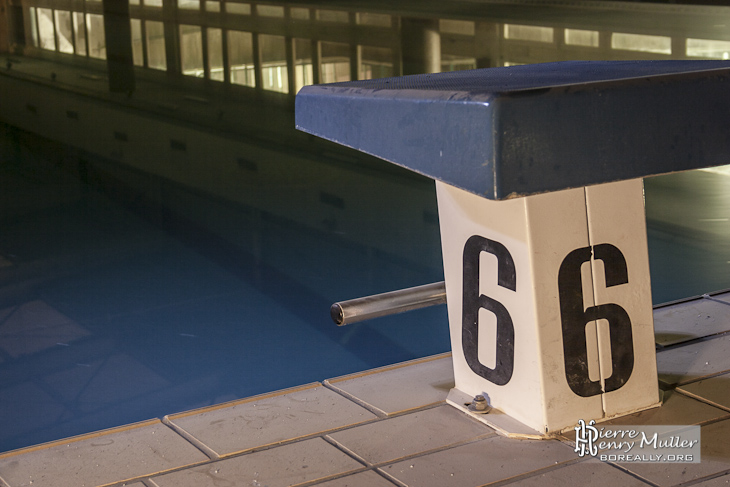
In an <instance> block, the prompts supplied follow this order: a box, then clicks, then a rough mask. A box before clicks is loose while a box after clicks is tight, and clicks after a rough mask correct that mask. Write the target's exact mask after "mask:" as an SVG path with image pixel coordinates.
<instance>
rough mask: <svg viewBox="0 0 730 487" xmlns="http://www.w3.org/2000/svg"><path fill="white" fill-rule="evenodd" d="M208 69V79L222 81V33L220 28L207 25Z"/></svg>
mask: <svg viewBox="0 0 730 487" xmlns="http://www.w3.org/2000/svg"><path fill="white" fill-rule="evenodd" d="M207 32H208V71H209V72H210V79H213V80H216V81H223V80H224V79H225V73H224V72H223V33H222V31H221V29H217V28H213V27H208V29H207Z"/></svg>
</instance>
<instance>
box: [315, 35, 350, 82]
mask: <svg viewBox="0 0 730 487" xmlns="http://www.w3.org/2000/svg"><path fill="white" fill-rule="evenodd" d="M321 64H322V72H321V82H322V83H335V82H338V81H350V46H349V45H347V44H342V43H339V42H323V43H322V63H321Z"/></svg>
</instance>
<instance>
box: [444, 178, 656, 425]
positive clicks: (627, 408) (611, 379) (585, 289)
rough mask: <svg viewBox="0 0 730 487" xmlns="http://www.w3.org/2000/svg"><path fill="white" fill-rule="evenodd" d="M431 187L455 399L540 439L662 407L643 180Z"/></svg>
mask: <svg viewBox="0 0 730 487" xmlns="http://www.w3.org/2000/svg"><path fill="white" fill-rule="evenodd" d="M436 189H437V195H438V205H439V220H440V225H441V240H442V249H443V256H444V275H445V280H446V294H447V301H448V313H449V327H450V331H451V346H452V351H453V360H454V375H455V381H456V385H455V388H456V389H457V390H458V392H459V393H460V394H456V396H457V397H473V396H476V395H478V394H484V395H487V396H488V398H489V400H490V403H491V405H492V406H493V407H494V408H497V409H498V410H499V411H498V412H497V413H498V414H497V415H496V416H495V418H496V417H497V416H499V415H500V414H502V413H504V415H507V416H509V417H511V418H512V419H514V420H517V421H519V422H521V423H523V424H524V425H526V426H528V427H529V428H531V429H532V430H535V432H536V433H540V434H541V433H547V432H554V431H558V430H561V429H565V428H572V427H574V426H575V425H576V424H577V422H578V420H579V419H583V420H585V421H588V420H590V419H596V420H600V419H603V418H608V417H612V416H618V415H624V414H628V413H632V412H635V411H638V410H641V409H646V408H648V407H652V406H655V405H657V404H658V403H659V401H660V399H659V390H658V382H657V372H656V355H655V345H654V326H653V320H652V303H651V287H650V280H649V260H648V255H647V242H646V224H645V219H644V199H643V185H642V181H641V180H640V179H639V180H631V181H622V182H618V183H609V184H602V185H599V186H591V187H586V188H578V189H571V190H565V191H559V192H554V193H547V194H543V195H535V196H528V197H522V198H515V199H511V200H505V201H492V200H488V199H485V198H481V197H479V196H476V195H474V194H472V193H468V192H466V191H463V190H461V189H458V188H455V187H453V186H450V185H447V184H444V183H441V182H438V181H437V182H436ZM455 392H456V391H455ZM490 414H491V413H490ZM489 416H490V415H485V416H484V417H485V420H486V421H487V422H488V419H486V418H487V417H489Z"/></svg>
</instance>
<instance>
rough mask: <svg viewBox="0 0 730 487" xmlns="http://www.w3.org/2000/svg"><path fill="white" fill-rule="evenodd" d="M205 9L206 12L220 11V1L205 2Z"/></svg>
mask: <svg viewBox="0 0 730 487" xmlns="http://www.w3.org/2000/svg"><path fill="white" fill-rule="evenodd" d="M205 10H206V11H207V12H220V11H221V3H220V2H205Z"/></svg>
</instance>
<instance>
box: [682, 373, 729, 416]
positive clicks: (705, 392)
mask: <svg viewBox="0 0 730 487" xmlns="http://www.w3.org/2000/svg"><path fill="white" fill-rule="evenodd" d="M677 390H679V391H682V392H685V393H687V394H689V395H691V396H693V397H698V398H702V399H704V400H706V401H709V402H711V403H712V404H714V405H716V406H720V407H724V408H726V409H728V410H730V374H723V375H718V376H715V377H710V378H709V379H703V380H701V381H698V382H692V383H690V384H686V385H683V386H679V387H677Z"/></svg>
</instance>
